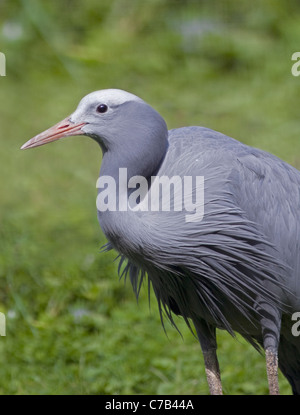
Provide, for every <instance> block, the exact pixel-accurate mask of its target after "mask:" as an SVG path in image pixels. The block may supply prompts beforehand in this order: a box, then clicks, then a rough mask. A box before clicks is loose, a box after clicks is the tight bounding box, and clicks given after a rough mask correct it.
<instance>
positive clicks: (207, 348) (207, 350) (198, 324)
mask: <svg viewBox="0 0 300 415" xmlns="http://www.w3.org/2000/svg"><path fill="white" fill-rule="evenodd" d="M194 325H195V328H196V331H197V336H198V339H199V342H200V345H201V349H202V352H203V357H204V364H205V373H206V378H207V383H208V386H209V392H210V394H211V395H222V383H221V374H220V368H219V362H218V358H217V342H216V330H215V328H214V327H212V326H210V325H209V324H208V323H206V322H205V321H204V320H200V321H199V320H197V321H194Z"/></svg>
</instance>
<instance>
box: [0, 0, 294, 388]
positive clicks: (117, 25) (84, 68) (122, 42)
mask: <svg viewBox="0 0 300 415" xmlns="http://www.w3.org/2000/svg"><path fill="white" fill-rule="evenodd" d="M299 40H300V5H299V2H298V1H296V0H295V1H286V2H283V1H268V0H267V1H264V2H249V1H248V2H246V1H234V0H232V1H228V0H226V1H212V0H209V1H208V0H207V1H204V0H202V1H200V0H198V1H196V0H194V1H193V0H178V1H176V0H145V1H137V0H102V1H99V0H87V1H85V2H82V1H79V0H59V1H58V0H44V1H37V0H0V51H1V52H3V53H5V55H6V60H7V68H6V73H7V76H6V77H0V106H1V111H0V132H1V135H0V140H1V152H0V177H1V181H0V194H1V199H0V219H1V221H0V233H1V235H0V284H1V286H0V311H1V312H4V313H5V315H6V318H7V335H6V337H1V338H0V393H1V394H164V393H169V394H207V393H208V387H207V384H206V380H205V373H204V365H203V358H202V354H201V351H200V347H199V345H198V343H197V341H196V340H195V338H194V337H193V336H192V334H191V333H190V332H189V330H188V329H187V328H186V327H185V325H184V324H183V323H182V321H181V320H180V319H179V318H178V319H176V321H177V322H178V326H179V328H180V330H181V331H182V334H183V338H181V337H180V335H179V334H178V333H177V332H176V330H175V329H174V328H172V327H171V326H170V325H169V324H168V323H166V327H167V336H166V335H165V333H164V331H163V329H162V327H161V324H160V320H159V315H158V312H157V305H156V302H155V300H154V299H153V298H152V299H151V307H150V310H149V306H148V299H147V289H146V288H147V287H146V286H145V287H144V288H143V289H142V294H141V297H140V300H139V302H138V304H137V303H136V300H135V297H134V295H133V293H132V290H131V287H130V285H129V284H126V285H125V286H124V283H123V281H121V282H119V279H118V276H117V263H116V262H114V261H113V260H114V258H115V254H114V253H112V252H110V253H102V254H100V253H99V250H100V247H101V245H103V244H104V243H105V238H104V236H103V235H102V233H101V230H100V228H99V226H98V223H97V217H96V206H95V199H96V187H95V185H96V179H97V176H98V171H99V166H100V161H101V152H100V149H98V147H97V145H96V143H95V142H93V141H92V140H90V139H88V138H82V137H81V138H80V137H76V138H72V139H66V140H63V141H61V142H57V143H55V144H52V145H49V146H45V147H40V148H38V149H34V150H30V151H26V152H24V151H23V152H22V151H20V150H19V148H20V146H21V145H22V144H23V143H24V142H25V141H27V140H28V139H29V138H31V137H32V136H33V135H36V134H37V133H38V132H40V131H42V130H44V129H46V128H48V127H49V126H51V125H52V124H54V123H56V122H58V121H59V120H61V119H63V118H65V117H66V116H67V115H69V114H70V113H71V112H72V111H73V110H74V109H75V108H76V106H77V103H78V101H79V100H80V99H81V98H82V96H84V95H85V94H87V93H89V92H91V91H93V90H97V89H102V88H121V89H125V90H128V91H130V92H133V93H135V94H137V95H139V96H141V97H142V98H143V99H145V100H146V101H147V102H149V103H150V104H151V105H152V106H153V107H155V108H156V109H157V110H158V111H159V112H160V113H161V114H162V115H163V116H164V118H165V119H166V121H167V123H168V126H169V128H176V127H180V126H184V125H204V126H207V127H210V128H213V129H215V130H218V131H221V132H223V133H225V134H227V135H230V136H233V137H235V138H237V139H239V140H241V141H243V142H245V143H247V144H250V145H252V146H256V147H259V148H262V149H265V150H267V151H270V152H272V153H274V154H276V155H277V156H279V157H281V158H283V159H285V160H287V161H288V162H290V163H291V164H293V165H294V166H296V167H298V168H299V167H300V159H299V156H300V139H299V131H300V121H299V91H300V88H299V86H300V78H297V77H294V76H292V74H291V67H292V64H293V62H292V61H291V56H292V54H293V53H294V52H295V51H299V50H300V46H299V45H300V43H299ZM152 297H153V296H152ZM218 339H219V359H220V365H221V371H222V378H223V386H224V392H225V393H227V394H266V393H268V388H267V380H266V374H265V365H264V358H263V357H262V356H260V355H259V354H258V353H257V352H256V351H254V350H253V349H252V348H251V346H249V345H247V344H245V342H244V341H243V340H242V339H241V338H240V337H237V339H232V338H231V337H230V336H229V335H228V334H227V333H224V332H219V334H218ZM280 388H281V392H282V393H285V394H290V393H291V392H290V388H289V386H288V384H287V381H286V380H285V379H284V378H283V376H282V375H281V376H280Z"/></svg>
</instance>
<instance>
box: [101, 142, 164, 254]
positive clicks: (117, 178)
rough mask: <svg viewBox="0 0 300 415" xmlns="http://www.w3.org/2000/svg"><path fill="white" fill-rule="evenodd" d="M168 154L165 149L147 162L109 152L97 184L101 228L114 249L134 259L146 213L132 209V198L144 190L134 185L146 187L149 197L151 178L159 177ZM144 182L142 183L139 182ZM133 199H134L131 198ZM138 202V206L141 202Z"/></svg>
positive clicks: (144, 189) (145, 159)
mask: <svg viewBox="0 0 300 415" xmlns="http://www.w3.org/2000/svg"><path fill="white" fill-rule="evenodd" d="M166 151H167V142H166V145H165V148H163V147H162V148H161V151H156V154H155V157H153V153H152V157H151V156H150V155H151V153H150V155H149V157H144V158H143V159H140V160H138V159H135V158H132V159H130V158H127V159H125V158H124V157H123V158H122V157H120V156H119V157H118V155H116V154H112V153H110V152H106V153H104V155H103V160H102V164H101V169H100V177H99V179H98V182H97V187H98V196H97V210H98V220H99V223H100V226H101V228H102V230H103V232H104V234H105V235H106V237H107V239H108V240H109V241H110V242H111V243H112V245H113V247H114V248H115V249H116V250H117V251H119V252H121V253H122V254H125V255H126V256H131V254H132V253H133V250H134V248H133V247H134V245H135V242H136V241H135V239H136V238H137V237H138V234H139V222H140V221H142V220H143V216H144V215H143V213H144V212H136V211H133V210H132V209H131V208H130V203H129V202H130V200H129V199H130V196H131V195H132V193H133V192H134V191H136V190H137V189H140V187H139V184H138V185H137V186H136V187H132V179H133V182H136V179H137V181H138V183H140V182H142V183H144V184H145V186H144V188H143V189H142V190H141V194H142V193H143V194H144V195H145V191H146V192H147V191H148V190H149V188H150V183H151V177H152V176H155V175H157V173H158V171H159V168H160V166H161V163H162V161H163V159H164V157H165V154H166ZM139 180H140V182H139ZM131 199H132V198H131ZM141 199H142V197H141V198H140V200H137V202H139V201H141Z"/></svg>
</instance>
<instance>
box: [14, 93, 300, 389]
mask: <svg viewBox="0 0 300 415" xmlns="http://www.w3.org/2000/svg"><path fill="white" fill-rule="evenodd" d="M74 135H81V136H87V137H90V138H92V139H93V140H95V141H96V142H97V143H98V144H99V145H100V148H101V150H102V153H103V154H102V155H103V157H102V162H101V167H100V176H99V179H98V180H100V182H99V186H97V187H98V193H97V215H98V221H99V223H100V226H101V228H102V231H103V233H104V235H105V237H106V239H107V243H106V245H105V246H104V248H103V250H104V251H107V250H111V249H113V250H115V251H117V254H118V257H119V273H120V275H121V276H123V277H124V278H126V277H127V278H129V279H130V282H131V284H132V287H133V290H134V292H135V294H136V296H137V297H138V296H139V293H140V290H141V287H142V285H144V284H143V283H144V281H146V284H147V285H148V289H149V290H153V292H154V294H155V296H156V299H157V304H158V310H159V313H160V317H161V320H162V323H163V324H164V321H165V319H166V318H167V319H169V320H170V322H171V323H172V324H173V325H174V326H175V327H177V325H176V318H175V317H176V316H180V317H182V318H183V319H184V321H185V323H186V324H187V325H188V326H189V328H190V329H191V330H192V332H193V333H194V334H195V336H196V337H197V338H198V340H199V343H200V346H201V349H202V353H203V357H204V365H205V373H206V378H207V382H208V386H209V392H210V394H212V395H221V394H223V388H222V381H221V371H220V366H219V363H218V357H217V329H218V330H219V329H220V330H226V331H228V332H229V333H230V334H231V335H232V336H235V335H236V333H239V334H240V335H241V336H243V337H244V338H245V339H246V340H247V342H249V343H250V345H252V346H253V347H254V348H255V349H256V350H258V351H259V352H260V353H262V354H264V356H265V362H266V375H267V376H266V382H268V390H269V394H271V395H278V394H279V393H280V392H279V385H278V369H280V370H281V371H282V373H283V375H284V376H285V377H286V378H287V380H288V382H289V383H290V386H291V389H292V393H293V394H296V395H299V394H300V336H297V335H295V330H294V331H293V330H292V325H293V324H294V323H295V322H294V320H293V315H294V313H296V312H299V311H300V215H299V213H300V172H299V171H298V170H297V169H296V168H294V167H293V166H291V165H289V164H288V163H286V162H285V161H283V160H281V159H279V158H277V157H276V156H275V155H272V154H270V153H268V152H265V151H263V150H260V149H257V148H253V147H250V146H248V145H246V144H244V143H242V142H240V141H238V140H235V139H234V138H231V137H229V136H227V135H224V134H222V133H220V132H217V131H214V130H212V129H209V128H206V127H201V126H188V127H180V128H175V129H171V130H168V127H167V124H166V122H165V120H164V118H163V117H162V116H161V115H160V114H159V113H158V112H157V111H156V110H155V109H154V108H153V107H152V106H150V105H149V104H148V103H146V102H145V101H144V100H143V99H141V98H139V97H138V96H136V95H134V94H132V93H130V92H127V91H123V90H121V89H103V90H99V91H94V92H91V93H89V94H88V95H86V96H85V97H83V98H82V100H81V101H80V102H79V104H78V106H77V108H76V110H75V111H74V112H73V113H72V114H71V115H70V116H68V117H67V118H65V119H64V120H62V121H61V122H59V123H58V124H56V125H54V126H53V127H51V128H49V129H47V130H46V131H44V132H42V133H40V134H38V135H36V136H35V137H33V138H32V139H30V140H29V141H27V142H26V143H25V144H24V145H23V146H22V147H21V149H29V148H33V147H37V146H41V145H44V144H46V143H50V142H53V141H55V140H59V139H61V138H63V137H68V136H74ZM163 179H164V180H163ZM197 179H199V180H198V181H197ZM168 180H169V181H168ZM97 183H98V182H97ZM178 183H179V185H180V186H179V185H178ZM134 184H138V186H134ZM153 189H154V190H155V191H153ZM159 190H161V191H160V192H159ZM162 190H164V192H165V193H167V195H165V193H162ZM192 208H193V209H192ZM296 334H297V333H296Z"/></svg>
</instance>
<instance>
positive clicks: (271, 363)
mask: <svg viewBox="0 0 300 415" xmlns="http://www.w3.org/2000/svg"><path fill="white" fill-rule="evenodd" d="M266 366H267V376H268V383H269V392H270V395H279V385H278V355H277V350H274V349H272V348H267V349H266Z"/></svg>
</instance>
